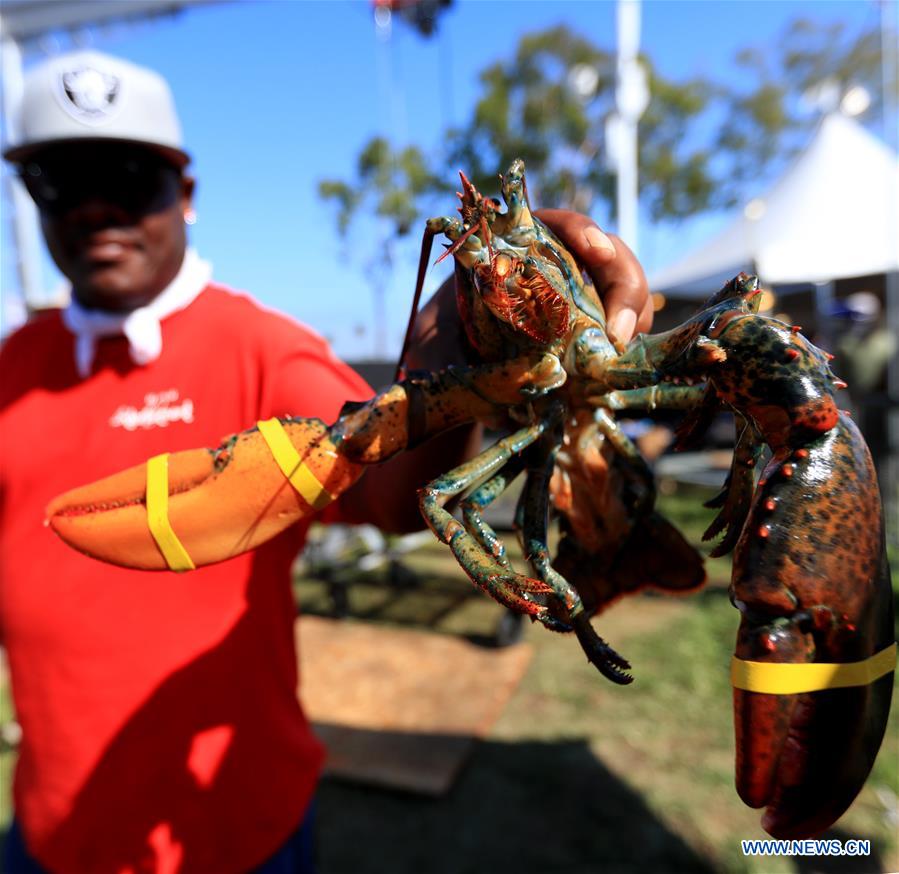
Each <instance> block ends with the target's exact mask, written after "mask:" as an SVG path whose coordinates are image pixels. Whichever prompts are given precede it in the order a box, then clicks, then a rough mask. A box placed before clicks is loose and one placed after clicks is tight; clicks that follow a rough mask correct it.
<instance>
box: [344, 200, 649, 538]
mask: <svg viewBox="0 0 899 874" xmlns="http://www.w3.org/2000/svg"><path fill="white" fill-rule="evenodd" d="M537 215H538V217H539V218H540V219H541V220H542V221H544V222H545V223H546V224H547V225H548V226H549V227H550V228H551V229H552V230H553V232H554V233H555V234H556V235H557V236H558V237H559V239H560V240H561V241H562V242H563V243H564V244H565V246H566V247H567V248H568V249H569V251H570V252H571V254H572V255H574V257H575V258H576V259H577V260H578V261H579V262H580V263H581V264H582V265H583V266H584V268H585V269H586V271H587V272H588V273H589V274H590V277H591V278H592V280H593V283H594V285H595V286H596V289H597V291H598V293H599V295H600V297H601V298H602V299H603V303H604V305H605V307H606V313H607V315H608V319H609V327H610V330H611V331H612V332H613V333H614V334H615V336H616V338H617V339H619V340H621V341H622V342H627V341H628V340H630V339H631V337H632V336H633V335H634V333H635V332H636V331H646V330H648V329H649V327H650V326H651V324H652V302H651V300H650V297H649V289H648V287H647V284H646V277H645V276H644V274H643V270H642V268H641V267H640V264H639V262H638V261H637V259H636V258H635V257H634V254H633V253H632V252H631V251H630V249H628V247H627V246H625V245H624V243H622V242H621V240H620V239H618V238H617V237H614V236H607V235H606V234H604V233H603V232H602V231H601V230H600V229H599V228H598V227H597V226H596V223H595V222H593V221H592V220H591V219H589V218H587V217H586V216H583V215H580V214H579V213H574V212H569V211H568V210H555V209H552V210H540V211H539V212H538V213H537ZM464 344H465V339H464V332H463V330H462V326H461V323H460V321H459V314H458V311H457V309H456V300H455V292H454V289H453V284H452V281H448V282H445V283H444V284H443V285H442V286H441V287H440V289H439V291H438V292H437V293H436V294H435V295H434V297H433V298H431V300H430V301H429V302H428V304H427V306H425V307H424V308H423V309H422V311H421V312H420V313H419V316H418V319H417V321H416V327H415V333H414V335H413V338H412V343H411V344H410V347H409V354H408V356H407V363H408V366H409V369H412V370H414V369H424V370H439V369H440V368H442V367H446V366H448V365H450V364H459V363H462V362H463V361H464V360H465V349H464ZM482 437H483V429H482V427H481V426H480V425H479V424H477V423H476V424H472V425H465V426H462V427H460V428H456V429H454V430H452V431H450V432H447V433H445V434H441V435H439V436H437V437H435V438H434V439H432V440H429V441H428V442H427V443H424V444H423V445H421V446H419V447H416V448H415V449H413V450H410V451H408V452H403V453H400V455H398V456H397V457H396V458H393V459H391V460H390V461H388V462H386V463H385V464H381V465H377V466H373V467H371V468H369V469H368V470H367V471H366V472H365V475H364V476H363V477H362V479H361V480H360V481H359V482H358V483H357V484H356V485H355V486H353V488H352V489H350V490H349V491H347V492H346V493H345V494H344V495H343V496H342V497H341V499H340V508H341V515H342V516H343V518H344V519H345V520H346V521H350V522H368V523H371V524H373V525H377V526H378V527H379V528H382V529H383V530H385V531H391V532H395V533H405V532H409V531H417V530H419V529H421V528H423V527H424V521H423V519H422V517H421V514H420V513H419V510H418V499H417V490H418V489H419V488H421V487H422V486H424V485H425V484H427V483H428V482H430V481H431V480H432V479H434V478H435V477H437V476H439V475H440V474H442V473H446V472H447V471H449V470H452V468H454V467H456V466H457V465H459V464H462V462H464V461H466V460H467V459H469V458H472V457H473V456H474V455H475V454H476V453H477V452H478V451H479V450H480V447H481V440H482Z"/></svg>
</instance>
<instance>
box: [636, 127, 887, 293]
mask: <svg viewBox="0 0 899 874" xmlns="http://www.w3.org/2000/svg"><path fill="white" fill-rule="evenodd" d="M741 270H745V271H746V272H749V273H757V274H758V275H759V277H760V278H761V279H762V281H763V282H765V283H768V284H771V285H778V284H787V283H805V282H828V281H831V280H835V279H844V278H847V277H851V276H865V275H869V274H875V273H884V272H887V271H892V270H899V159H897V156H896V155H894V154H893V153H892V152H891V150H890V149H889V148H888V147H887V146H885V145H884V144H883V143H881V142H880V141H879V140H877V139H876V138H875V137H873V136H872V135H871V134H869V133H868V132H867V131H866V130H865V129H864V128H863V127H861V126H860V125H858V124H857V123H856V122H854V121H852V120H851V119H849V118H847V117H846V116H844V115H842V114H840V113H832V114H830V115H827V116H825V117H824V118H823V119H822V121H821V123H820V125H819V127H818V129H817V131H816V132H815V135H814V137H813V138H812V141H811V142H810V143H809V145H808V147H807V148H806V149H805V151H804V152H802V153H801V154H800V155H799V157H798V158H797V159H796V160H795V162H794V163H793V165H792V166H791V167H790V168H789V169H787V170H786V171H785V172H784V174H783V176H781V178H780V179H779V180H778V181H777V182H776V183H775V184H774V186H773V187H772V188H771V189H770V190H769V191H768V192H767V193H766V194H765V195H763V196H762V197H760V198H756V199H754V200H752V201H750V202H749V203H748V204H747V205H746V206H745V207H744V208H743V209H742V210H741V211H740V213H739V215H738V216H737V217H736V218H735V219H734V220H733V221H732V222H731V223H730V224H728V225H727V226H726V227H725V228H724V229H723V230H722V231H721V232H720V233H718V234H717V235H716V236H714V237H713V238H712V239H711V240H709V241H708V242H707V243H704V244H703V245H702V246H700V247H699V248H697V249H695V250H694V251H693V252H691V253H689V254H688V255H686V256H685V257H683V258H681V259H680V260H678V261H676V262H675V263H673V264H671V265H669V266H668V267H665V268H663V269H661V270H659V271H658V272H657V273H656V274H655V275H653V276H652V277H650V287H651V288H652V290H653V291H661V292H667V293H674V294H677V295H680V296H683V297H703V296H705V295H707V294H710V293H711V292H712V291H714V290H715V289H717V288H719V287H720V286H721V285H722V284H723V283H724V282H726V281H727V280H728V279H730V278H731V277H733V276H735V275H736V274H737V273H739V272H740V271H741Z"/></svg>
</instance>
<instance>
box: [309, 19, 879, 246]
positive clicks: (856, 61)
mask: <svg viewBox="0 0 899 874" xmlns="http://www.w3.org/2000/svg"><path fill="white" fill-rule="evenodd" d="M880 51H881V40H880V34H879V31H878V30H877V29H876V28H872V29H870V30H866V31H864V32H862V33H861V34H858V35H852V34H850V33H848V31H847V28H846V26H845V25H844V24H835V25H822V24H819V23H816V22H812V21H808V20H805V19H799V20H796V21H794V22H792V23H791V24H790V25H788V26H787V27H786V28H785V30H784V31H783V33H782V34H781V36H780V38H779V39H778V40H777V41H776V42H775V44H774V46H772V47H766V48H765V49H764V50H762V49H760V48H749V49H746V50H744V51H742V52H740V54H739V55H738V56H737V57H736V58H735V60H734V63H735V65H737V66H738V67H739V68H740V69H741V70H742V71H744V74H745V75H743V76H741V77H740V82H741V86H740V87H734V86H732V85H725V84H723V83H716V82H712V81H710V80H708V79H704V78H693V79H689V80H686V81H675V80H672V79H670V78H667V77H665V76H663V75H662V74H661V73H660V72H659V71H658V70H657V69H656V68H655V66H654V65H653V63H652V60H651V58H649V57H647V56H645V55H644V56H642V58H641V60H642V63H643V65H644V67H645V69H646V72H647V77H648V81H649V88H650V102H649V105H648V107H647V110H646V112H645V114H644V115H643V117H642V119H641V120H640V146H639V149H640V152H639V167H640V199H641V203H642V205H643V207H644V208H645V209H646V210H647V211H648V212H649V214H650V215H651V216H652V217H653V218H654V219H656V220H665V219H682V218H685V217H687V216H691V215H695V214H697V213H700V212H703V211H706V210H710V209H715V208H721V207H726V206H731V205H733V204H734V203H735V202H736V201H737V200H738V198H740V197H741V196H745V193H746V189H747V185H748V183H750V182H752V181H754V180H757V179H758V178H759V177H760V175H762V174H764V173H765V172H766V171H768V172H770V171H771V170H773V169H776V166H777V165H778V164H779V163H780V162H782V161H783V160H785V159H786V158H787V157H789V155H790V154H791V153H792V152H793V151H794V150H795V149H797V148H798V147H799V146H800V145H801V143H802V141H803V139H804V136H807V134H808V131H809V129H810V127H811V126H812V125H813V124H814V123H815V121H816V119H817V118H818V117H819V115H820V111H821V108H820V107H818V108H813V107H811V106H810V105H809V99H808V97H809V94H810V93H811V92H812V91H813V89H815V88H818V89H819V90H820V88H821V83H825V86H826V87H827V88H830V89H831V91H832V93H834V94H836V95H837V100H838V99H839V97H840V96H841V95H842V94H844V93H846V91H847V90H848V89H849V88H851V87H853V86H864V88H865V89H866V90H867V91H868V93H869V94H870V95H871V104H870V106H869V108H868V109H867V110H866V111H865V113H863V115H862V116H861V119H862V120H863V121H865V120H868V121H873V120H875V119H876V118H877V117H878V116H879V113H880V112H881V111H882V108H883V106H884V104H885V101H888V100H889V101H893V102H895V100H896V92H895V88H894V89H893V90H892V91H891V93H890V94H886V95H885V94H884V93H883V87H882V81H881V73H880ZM614 63H615V58H614V55H613V53H612V52H611V51H609V50H607V49H604V48H601V47H599V46H596V45H594V44H593V43H592V42H591V41H589V40H588V39H586V38H584V37H582V36H580V35H578V34H575V33H573V32H572V31H571V30H569V29H568V28H566V27H556V28H552V29H550V30H547V31H542V32H539V33H534V34H530V35H526V36H525V37H523V38H522V40H521V42H520V43H519V45H518V48H517V50H516V52H515V54H514V56H513V57H512V58H511V59H508V60H504V61H497V62H495V63H493V64H491V65H490V66H488V67H487V68H486V69H485V70H484V71H483V72H482V73H481V76H480V81H481V84H482V89H483V90H482V95H481V98H480V99H479V100H478V102H477V104H476V105H475V107H474V109H473V111H472V114H471V118H470V119H469V120H468V122H467V123H466V124H465V125H463V126H462V127H461V128H458V129H452V130H449V131H447V132H446V135H445V137H444V138H443V139H444V142H446V143H447V144H448V145H447V147H446V149H445V151H444V153H443V154H433V155H426V154H425V153H424V152H422V151H421V149H419V148H418V147H416V146H407V147H405V148H402V149H395V148H394V147H393V146H391V144H390V143H389V142H387V141H386V140H385V139H382V138H377V139H374V140H372V141H370V142H369V143H368V144H367V145H366V146H365V147H364V148H363V149H362V151H361V153H360V156H359V159H358V162H357V174H356V179H355V180H354V181H353V182H345V181H339V180H324V181H322V182H320V184H319V193H320V194H321V196H322V197H323V198H325V199H327V200H333V201H335V202H336V204H337V207H338V211H337V222H338V230H339V232H340V233H341V234H345V233H346V232H347V230H348V228H349V227H350V224H351V222H352V219H353V217H354V215H355V214H356V213H357V211H358V210H359V209H360V207H361V206H362V205H363V204H368V203H369V202H373V203H374V212H375V213H376V214H377V215H379V216H381V217H383V218H385V219H388V220H389V221H390V222H391V223H392V228H393V230H394V232H395V233H396V234H398V235H403V234H406V233H408V231H409V230H410V229H411V227H412V226H413V224H414V222H415V218H416V216H417V215H419V214H420V213H421V209H422V207H423V206H424V205H425V204H426V203H428V202H429V199H430V198H432V197H433V195H434V194H435V192H445V190H446V186H447V185H448V184H451V181H452V179H453V175H454V172H455V168H458V167H464V168H466V172H467V173H468V175H469V176H470V177H471V178H472V180H473V181H474V182H475V184H476V185H477V186H478V187H479V188H481V190H483V191H484V192H485V193H488V192H489V193H492V192H494V191H495V189H496V184H495V181H496V172H497V170H498V169H499V168H502V167H505V166H507V165H508V163H509V162H510V161H511V159H512V158H514V157H521V158H523V159H524V161H525V164H526V166H527V170H528V183H529V187H530V188H531V190H532V192H534V193H535V195H536V196H535V197H534V198H533V199H534V200H535V201H536V202H539V203H540V204H541V205H542V206H567V207H570V208H573V209H577V210H579V211H581V212H591V211H592V210H594V209H595V208H596V206H597V205H598V204H604V205H605V208H606V209H607V210H608V212H609V213H610V214H613V213H614V191H615V186H614V176H613V173H612V171H611V170H610V169H609V168H608V167H607V166H606V165H605V164H604V163H603V160H602V159H603V155H604V154H605V153H606V151H607V149H606V143H605V135H606V134H605V121H606V119H607V118H608V116H609V114H610V113H611V112H612V109H613V104H614ZM833 108H835V106H834V107H833Z"/></svg>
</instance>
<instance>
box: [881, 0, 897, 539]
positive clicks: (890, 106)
mask: <svg viewBox="0 0 899 874" xmlns="http://www.w3.org/2000/svg"><path fill="white" fill-rule="evenodd" d="M897 32H899V7H897V6H896V4H895V3H881V4H880V48H881V54H880V63H881V75H882V77H883V125H884V135H885V136H884V139H885V140H886V142H887V143H888V144H889V145H890V146H891V147H892V149H893V152H894V153H895V152H897V151H899V126H897V115H896V109H895V104H894V103H893V101H892V100H891V99H890V96H891V95H893V96H894V97H895V94H896V90H895V89H896V87H897V84H899V50H897V45H896V40H897ZM897 184H899V183H897ZM887 202H888V206H887V209H888V210H889V214H888V216H887V227H888V228H889V239H890V240H891V241H892V245H893V246H894V247H895V249H894V255H896V256H897V258H899V191H893V192H891V194H890V195H889V196H888V198H887ZM894 263H895V262H894ZM884 304H885V306H884V309H885V311H886V312H885V315H886V324H887V328H888V329H889V330H890V331H891V332H892V333H893V336H894V337H899V271H897V270H888V271H887V274H886V277H885V294H884ZM886 416H887V458H886V463H885V464H884V466H883V468H882V470H881V473H882V474H883V475H884V477H883V480H882V481H881V484H880V488H881V493H882V495H883V501H884V509H885V511H886V521H887V538H888V540H889V541H890V542H891V543H892V544H893V545H894V546H899V355H893V356H892V358H891V359H890V361H889V363H888V364H887V408H886Z"/></svg>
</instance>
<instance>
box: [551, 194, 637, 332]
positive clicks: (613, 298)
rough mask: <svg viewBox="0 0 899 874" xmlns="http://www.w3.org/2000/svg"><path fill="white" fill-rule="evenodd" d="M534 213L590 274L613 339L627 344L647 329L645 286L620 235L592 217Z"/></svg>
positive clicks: (559, 212)
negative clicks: (607, 230)
mask: <svg viewBox="0 0 899 874" xmlns="http://www.w3.org/2000/svg"><path fill="white" fill-rule="evenodd" d="M536 215H537V217H538V218H539V219H540V220H541V221H543V222H545V223H546V224H547V225H548V226H549V227H550V228H551V229H552V230H553V232H554V233H555V234H556V235H557V236H558V237H559V239H560V240H561V241H562V242H563V243H564V244H565V246H566V247H567V249H568V251H569V252H571V254H572V255H574V257H575V259H576V260H577V261H579V262H580V263H581V264H582V265H583V267H584V269H585V270H586V271H587V273H588V274H589V275H590V278H591V279H592V280H593V284H594V285H595V286H596V291H597V292H598V294H599V296H600V298H601V300H602V302H603V306H604V307H605V311H606V319H607V324H608V327H609V332H610V333H611V334H612V335H613V336H614V338H615V339H616V340H618V341H620V342H622V343H627V342H628V341H629V340H630V339H631V337H633V336H634V334H635V333H636V332H637V331H648V330H649V328H650V327H651V325H652V305H651V303H650V297H649V286H648V285H647V283H646V276H645V274H644V273H643V268H642V267H641V266H640V262H639V261H637V259H636V257H635V256H634V253H633V252H631V250H630V249H629V248H628V247H627V245H626V244H625V243H623V242H622V241H621V238H620V237H617V236H615V235H614V234H606V233H603V231H601V230H600V229H599V228H598V227H597V225H596V223H595V222H594V221H593V220H592V219H589V218H587V216H585V215H581V214H580V213H576V212H571V211H570V210H566V209H541V210H539V211H538V212H537V213H536Z"/></svg>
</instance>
